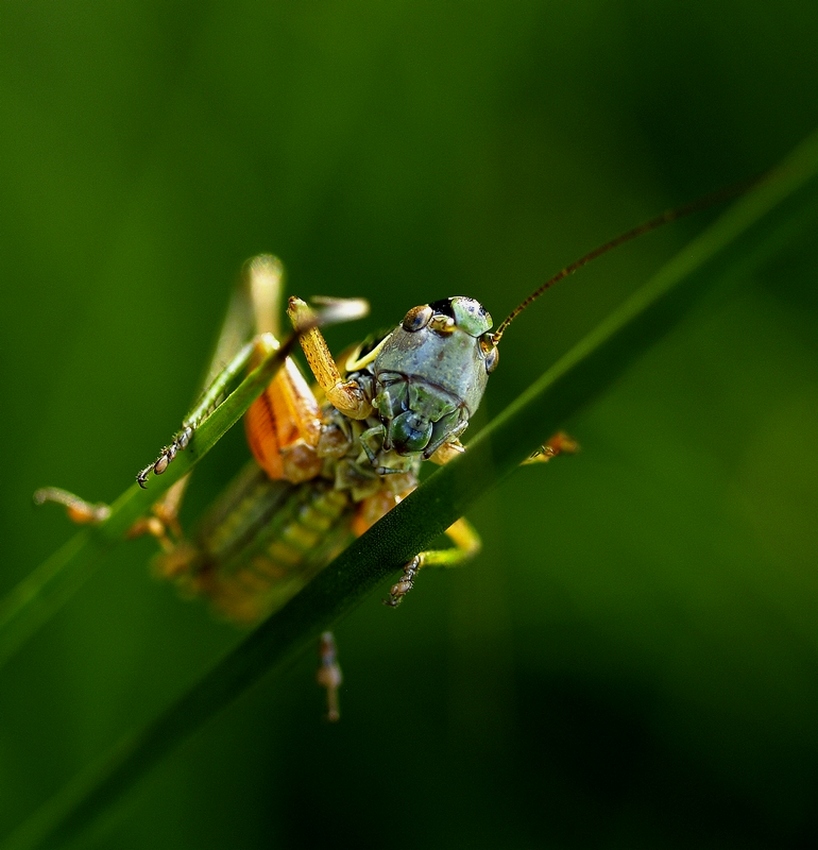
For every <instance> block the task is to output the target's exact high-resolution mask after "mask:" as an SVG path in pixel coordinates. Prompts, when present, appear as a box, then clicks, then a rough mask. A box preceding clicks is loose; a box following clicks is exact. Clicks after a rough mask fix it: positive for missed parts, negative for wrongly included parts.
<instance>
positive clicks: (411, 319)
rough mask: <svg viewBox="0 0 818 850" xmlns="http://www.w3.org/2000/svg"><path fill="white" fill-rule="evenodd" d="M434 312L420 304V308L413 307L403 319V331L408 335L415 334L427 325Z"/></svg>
mask: <svg viewBox="0 0 818 850" xmlns="http://www.w3.org/2000/svg"><path fill="white" fill-rule="evenodd" d="M434 314H435V311H434V310H432V308H431V307H430V306H429V305H428V304H422V305H421V306H420V307H413V308H412V309H411V310H410V311H409V312H408V313H407V314H406V315H405V316H404V317H403V329H404V330H405V331H409V333H415V332H416V331H419V330H422V329H423V328H425V327H426V325H428V324H429V322H430V321H431V318H432V316H434Z"/></svg>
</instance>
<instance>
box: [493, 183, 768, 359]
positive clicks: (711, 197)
mask: <svg viewBox="0 0 818 850" xmlns="http://www.w3.org/2000/svg"><path fill="white" fill-rule="evenodd" d="M770 176H771V173H770V172H767V173H765V174H762V175H760V176H758V177H753V178H751V179H749V180H742V181H741V182H740V183H735V184H733V185H732V186H726V187H725V188H723V189H719V190H717V191H715V192H711V193H709V194H707V195H704V196H703V197H701V198H698V199H697V200H695V201H692V202H691V203H689V204H685V205H684V206H681V207H675V208H674V209H671V210H665V212H663V213H661V214H660V215H657V216H656V217H655V218H652V219H650V221H646V222H644V223H643V224H640V225H638V226H637V227H634V228H633V229H632V230H628V231H627V232H625V233H621V234H620V235H619V236H616V237H614V238H613V239H611V241H610V242H606V243H605V244H604V245H599V246H598V247H597V248H594V250H593V251H589V252H588V253H587V254H585V255H584V256H582V257H580V258H579V259H578V260H575V261H574V262H573V263H571V264H570V265H567V266H566V267H565V268H564V269H562V270H561V271H559V272H557V273H556V274H555V275H554V276H553V277H551V278H549V279H548V280H547V281H546V282H545V283H544V284H542V286H539V287H538V288H537V289H535V290H534V291H533V292H532V293H531V295H529V296H528V297H527V298H526V299H524V300H523V301H522V302H520V304H518V305H517V306H516V307H515V308H514V309H513V310H512V311H511V312H510V313H509V314H508V316H506V318H505V319H503V321H502V322H500V325H499V326H498V328H497V330H496V331H495V332H494V333H493V334H492V337H491V338H492V341H493V342H494V344H495V345H497V344H498V343H499V342H500V340H501V339H502V336H503V334H504V333H505V332H506V330H507V328H508V326H509V325H510V324H511V323H512V322H513V321H514V320H515V319H516V318H517V316H519V315H520V313H522V312H523V311H524V310H525V309H527V308H528V307H529V306H530V305H531V304H532V303H533V302H534V301H536V300H537V299H538V298H539V297H540V296H541V295H542V294H543V292H545V291H546V289H550V288H551V287H552V286H553V285H554V284H555V283H559V282H560V281H561V280H562V279H563V278H566V277H568V276H569V275H572V274H573V273H574V272H575V271H577V269H581V268H582V267H583V266H585V265H587V264H588V263H590V262H591V260H595V259H596V258H597V257H601V256H602V255H603V254H607V253H608V251H611V250H612V249H614V248H617V247H619V246H620V245H623V244H624V243H625V242H630V241H631V240H632V239H636V237H637V236H642V235H643V234H645V233H650V231H651V230H656V228H657V227H661V226H662V225H663V224H669V223H670V222H671V221H676V220H677V219H679V218H683V217H684V216H686V215H692V214H693V213H697V212H701V211H702V210H706V209H707V208H708V207H712V206H715V205H716V204H720V203H723V202H724V201H729V200H730V199H731V198H735V197H738V196H739V195H742V194H744V192H746V191H747V190H748V189H749V188H751V187H752V186H755V185H757V184H758V183H761V182H762V181H763V180H766V179H767V178H769V177H770Z"/></svg>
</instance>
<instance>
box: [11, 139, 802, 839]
mask: <svg viewBox="0 0 818 850" xmlns="http://www.w3.org/2000/svg"><path fill="white" fill-rule="evenodd" d="M816 174H818V134H816V135H814V136H812V137H810V138H809V139H808V140H807V141H806V142H805V143H804V144H803V145H801V146H800V147H799V148H798V149H797V150H796V151H795V152H794V153H793V154H792V155H791V156H790V157H789V158H788V160H787V161H786V162H785V163H784V164H783V166H782V168H781V169H780V172H779V174H778V176H777V177H776V179H774V180H771V181H768V182H765V183H763V184H762V185H760V186H758V187H757V188H756V189H754V190H753V191H752V192H750V193H748V194H747V195H746V196H745V197H743V198H741V199H740V200H739V201H738V202H737V203H736V204H735V205H734V206H733V207H731V208H730V209H729V210H728V211H727V212H726V213H725V214H724V215H723V216H722V217H721V218H720V219H719V220H718V221H717V222H716V223H715V224H714V225H713V226H712V227H710V228H709V229H708V230H707V231H706V232H705V233H703V234H702V235H701V236H699V237H698V238H697V239H696V240H694V241H693V242H692V243H691V244H690V245H689V246H688V247H687V248H686V249H685V250H684V251H683V252H682V253H681V254H679V255H678V256H677V257H676V258H674V259H673V260H672V261H671V262H670V263H668V264H667V265H666V266H665V267H664V268H663V269H662V270H661V271H660V272H659V273H658V274H657V275H656V276H655V277H654V278H653V279H652V280H651V281H650V282H649V283H648V284H647V285H646V286H645V287H643V288H642V289H641V290H640V291H639V292H637V293H636V294H635V295H633V296H632V297H631V298H630V299H629V300H628V301H627V302H626V303H625V304H623V305H622V306H621V307H620V308H619V309H618V310H616V311H615V312H614V313H612V314H611V315H610V316H609V317H608V318H607V319H606V320H605V321H604V322H603V323H602V324H600V325H599V326H598V327H597V328H596V329H595V330H594V331H593V332H592V333H591V334H589V335H588V336H587V337H586V338H585V339H583V340H582V341H581V342H580V343H579V344H578V345H576V346H575V347H574V348H573V349H572V350H571V351H569V352H568V353H567V354H566V355H565V356H564V357H563V358H562V359H561V360H560V361H559V362H558V363H556V364H555V365H554V366H553V367H551V368H550V369H549V370H548V371H547V372H545V373H544V374H543V375H542V376H541V377H540V378H539V379H538V380H537V381H536V382H535V383H534V384H533V385H532V386H531V387H530V388H529V389H528V390H527V391H526V392H524V393H523V394H522V395H521V396H520V397H519V398H518V399H517V400H516V401H515V402H514V403H513V404H512V405H511V406H510V407H509V408H508V409H507V410H506V411H505V412H503V413H502V414H501V415H500V416H498V417H497V418H496V419H495V420H493V421H492V423H491V424H490V425H489V426H488V427H487V428H486V429H485V430H484V431H482V432H481V433H480V434H479V435H478V436H477V437H476V438H475V439H474V440H473V441H471V443H470V444H469V449H468V451H467V452H466V453H465V454H464V455H463V456H461V457H459V458H457V459H456V460H454V461H453V462H452V463H450V464H449V465H447V466H446V467H444V468H442V469H440V470H438V471H437V472H435V474H434V475H432V476H431V477H430V479H429V480H428V481H427V482H426V483H425V484H424V485H423V486H422V487H420V488H419V489H418V490H417V491H416V492H415V493H413V494H412V495H411V496H410V497H409V498H407V499H406V500H405V501H404V502H403V503H401V504H400V505H399V506H398V507H397V508H395V509H394V510H393V511H391V512H390V513H389V514H387V515H386V517H384V518H383V519H382V520H381V521H380V522H379V523H377V525H376V526H375V527H373V528H372V529H371V530H370V531H369V532H367V533H366V534H365V535H364V536H363V537H361V538H360V539H359V540H357V541H355V543H354V544H353V545H352V546H350V547H349V548H348V549H347V550H345V551H344V552H343V553H342V554H341V555H340V556H339V557H338V558H337V559H336V560H335V561H334V562H333V563H332V564H331V565H330V566H329V567H328V568H327V569H326V570H324V571H323V572H322V573H320V574H319V576H318V577H317V578H316V579H315V580H314V581H313V582H312V583H311V584H309V585H308V586H307V587H306V588H305V589H304V590H303V591H302V592H301V593H300V594H298V595H297V596H296V597H294V598H293V599H292V600H291V601H290V602H289V603H288V604H287V605H286V606H285V607H284V608H282V609H281V610H280V611H279V612H277V613H276V614H274V615H273V616H272V617H271V618H269V619H268V620H267V621H266V622H264V623H263V624H262V625H261V626H260V627H259V628H258V629H257V630H256V631H255V632H253V633H252V634H251V635H250V636H249V637H248V638H247V639H246V640H244V641H243V642H242V643H241V644H240V645H239V646H238V647H237V648H236V649H234V650H233V651H232V652H231V653H229V654H228V655H227V656H225V657H224V658H223V659H222V660H221V661H220V662H218V663H217V665H216V666H215V667H214V668H213V669H212V670H211V671H210V672H209V673H208V674H206V675H205V677H204V678H203V679H201V680H200V681H199V682H198V683H197V684H196V685H195V686H194V687H193V688H191V689H190V690H189V691H188V692H187V693H186V694H184V695H183V696H182V697H181V699H179V700H178V701H177V702H176V703H174V704H173V705H171V706H170V707H169V708H168V709H167V710H165V711H164V712H163V713H162V714H160V715H159V716H158V717H157V718H156V719H155V720H154V721H153V722H152V723H150V724H149V725H148V726H146V727H145V728H143V729H142V730H141V731H140V732H138V733H137V734H136V735H135V736H134V737H132V738H131V739H130V740H127V741H125V742H124V743H122V744H121V745H120V746H119V747H118V748H117V749H116V750H115V751H114V752H113V753H112V754H110V755H109V756H108V757H107V758H106V759H105V760H104V761H103V762H101V763H100V764H99V765H97V766H95V767H93V768H92V769H90V770H89V771H88V772H87V773H86V774H85V775H84V776H82V777H80V778H79V779H77V780H76V781H75V782H74V783H72V784H71V785H69V786H68V787H67V788H65V789H63V791H62V792H61V793H60V794H58V795H57V796H56V797H55V798H54V799H52V800H51V801H50V802H49V803H48V804H47V805H46V806H45V807H43V809H41V810H40V811H39V812H37V813H36V814H35V815H34V816H33V817H32V818H31V819H30V820H29V821H28V822H26V823H25V824H24V825H23V826H22V827H21V828H20V830H18V832H17V833H15V834H14V835H13V836H11V838H10V839H9V841H8V842H7V844H6V845H5V846H6V847H7V848H8V850H20V848H33V847H50V846H56V845H58V844H61V843H63V842H65V841H67V840H69V839H71V838H72V837H74V836H76V835H77V834H78V833H79V832H80V831H82V830H83V829H85V828H86V827H87V826H88V825H89V824H91V823H92V822H94V821H95V820H96V819H97V818H99V816H100V815H101V814H102V813H103V812H105V811H106V810H108V808H109V806H110V805H111V804H112V803H113V802H115V801H116V800H118V799H119V798H120V797H121V796H122V795H123V794H124V793H125V792H126V791H127V790H128V789H129V788H130V787H131V786H132V785H133V784H134V783H135V782H137V781H138V780H139V779H140V778H141V777H142V776H143V775H144V774H145V773H146V772H147V771H148V770H149V769H150V768H151V767H152V766H154V765H155V764H156V763H158V762H160V761H161V760H162V759H163V758H164V757H165V756H166V755H167V754H168V753H169V752H170V751H172V750H173V749H174V748H175V747H176V746H177V745H178V744H179V743H180V742H181V741H182V740H183V739H185V738H186V737H188V736H189V735H191V734H192V733H193V732H194V731H195V730H196V729H198V728H199V727H200V726H201V725H202V724H204V723H205V722H206V721H207V720H208V719H210V718H211V717H212V716H213V715H215V714H216V713H217V712H219V711H220V710H221V709H222V708H223V707H224V706H226V705H227V704H229V703H230V702H231V701H232V700H233V699H235V698H236V697H237V696H238V695H239V694H241V693H242V692H243V691H244V690H245V689H246V688H248V687H249V686H250V685H251V684H252V683H253V682H255V681H257V680H258V679H259V678H260V677H261V676H262V675H264V674H265V673H266V672H268V671H269V670H270V669H271V668H273V667H276V666H277V665H280V664H281V662H282V661H284V660H285V659H287V658H289V657H290V656H292V655H293V654H294V653H296V652H298V651H299V650H301V649H302V648H303V647H305V646H306V645H308V644H310V643H311V642H312V641H314V640H315V638H316V636H317V635H318V633H319V632H321V631H322V630H323V629H325V628H327V627H328V626H331V625H332V623H333V622H334V621H336V620H337V619H338V618H339V617H341V616H342V615H343V614H345V613H347V612H348V611H349V610H350V609H351V608H352V607H353V606H355V605H356V604H358V603H359V602H360V601H361V600H362V599H363V598H365V596H366V595H367V594H368V593H370V592H371V591H372V590H374V589H375V588H376V587H377V586H378V585H379V584H381V583H382V582H383V581H384V579H385V578H386V577H387V576H389V575H390V574H391V573H393V572H394V571H395V570H397V569H398V568H399V567H400V565H401V564H402V563H404V562H405V561H406V560H408V559H409V558H410V557H411V556H412V555H413V554H414V553H416V552H418V551H419V550H421V549H423V548H425V547H427V546H428V545H429V544H430V543H431V541H432V540H433V539H434V537H436V536H437V535H438V534H439V533H440V532H441V531H443V530H444V529H445V528H446V527H448V526H449V525H450V524H451V523H452V522H453V521H454V520H455V519H457V517H459V516H461V515H462V514H463V513H464V511H465V510H466V509H467V508H468V506H469V505H470V504H472V503H473V502H474V501H475V500H476V499H477V498H478V497H479V496H480V495H481V494H482V493H483V492H485V491H486V490H487V489H488V488H490V487H492V486H494V485H496V484H497V483H498V482H499V481H500V480H501V479H502V478H504V477H505V476H507V475H508V474H510V473H511V472H512V471H513V469H514V468H516V466H517V465H518V463H519V462H520V461H521V460H523V459H524V458H525V457H526V456H527V455H528V454H529V453H530V451H531V450H532V449H533V448H534V447H535V446H536V445H537V443H538V442H540V441H541V440H542V438H543V437H544V436H546V435H548V434H550V433H551V432H553V431H555V430H557V429H558V428H559V427H560V426H561V425H562V424H563V423H564V422H565V421H566V420H567V419H568V418H570V417H571V416H573V415H574V414H575V413H576V412H577V411H578V410H579V409H580V408H582V407H584V406H586V405H588V404H590V403H591V402H593V401H594V400H595V399H597V398H598V397H599V396H600V394H601V393H602V392H604V391H605V390H606V389H607V388H608V387H609V386H610V384H611V383H612V382H614V381H615V380H616V379H617V378H618V377H619V376H620V375H621V374H622V373H623V372H624V371H625V370H626V369H627V367H628V365H629V364H630V363H632V362H633V361H634V360H635V359H636V358H638V357H640V356H641V355H642V354H643V353H644V352H645V351H646V350H647V349H648V348H649V347H650V345H651V344H652V343H653V342H654V341H656V340H657V339H658V338H659V337H661V336H662V335H663V334H665V333H666V332H667V331H668V330H670V329H671V328H672V327H673V326H674V325H675V324H676V323H677V322H678V321H679V320H680V318H681V317H682V316H683V315H684V313H685V310H686V309H687V308H689V307H690V306H691V305H692V304H693V303H694V302H695V300H696V299H697V297H698V296H699V295H700V294H701V293H702V292H703V291H704V290H705V289H706V287H707V286H708V285H709V284H711V283H712V282H713V280H714V279H717V278H723V277H724V276H725V271H724V269H720V270H718V273H717V272H716V271H715V270H714V269H713V268H712V267H711V264H714V263H716V261H723V260H724V258H725V254H726V253H727V249H733V250H735V251H736V252H737V251H738V249H739V248H741V247H742V245H741V244H740V243H739V237H746V236H748V234H750V233H751V228H753V225H754V224H756V223H757V222H759V221H760V220H761V219H762V218H763V217H764V216H766V215H767V214H768V213H770V212H772V211H773V210H774V209H775V208H776V207H778V206H779V205H780V204H781V203H782V202H783V201H785V200H787V199H789V198H791V197H793V196H795V195H796V194H797V192H798V190H800V189H802V188H803V187H804V186H805V185H806V184H807V183H808V182H809V181H811V180H813V179H814V178H815V176H816ZM796 213H797V211H796ZM785 221H786V220H785ZM796 223H797V222H796ZM788 233H791V231H787V230H782V231H780V232H779V231H775V230H773V231H772V232H771V233H770V232H767V233H763V234H762V235H761V237H759V238H757V239H756V241H755V242H754V243H753V247H752V249H748V250H747V251H745V252H744V253H743V254H742V255H740V256H734V257H730V258H728V259H729V260H730V263H731V266H730V267H729V269H728V270H727V275H728V276H729V275H736V274H738V273H740V272H741V271H744V270H746V269H747V268H748V267H750V266H751V265H752V264H754V263H758V262H761V261H762V260H764V259H765V258H766V257H768V256H771V254H772V252H773V251H774V250H775V249H777V248H778V247H780V243H781V238H782V234H783V235H784V237H786V235H787V234H788ZM744 241H747V240H746V239H742V243H743V242H744ZM705 266H707V267H708V268H707V269H705ZM682 284H683V285H682ZM126 495H127V494H126ZM155 496H156V491H154V492H153V493H152V494H151V497H153V498H155ZM123 498H124V497H123ZM121 527H122V528H125V527H127V522H125V521H124V520H123V523H122V526H121Z"/></svg>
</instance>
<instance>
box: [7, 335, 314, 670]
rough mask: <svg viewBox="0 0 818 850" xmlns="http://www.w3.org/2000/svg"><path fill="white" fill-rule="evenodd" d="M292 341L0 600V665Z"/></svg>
mask: <svg viewBox="0 0 818 850" xmlns="http://www.w3.org/2000/svg"><path fill="white" fill-rule="evenodd" d="M296 342H297V336H296V335H292V336H290V337H289V338H288V339H287V340H286V341H285V342H284V343H283V344H282V346H281V348H279V349H278V351H277V352H275V354H274V355H273V356H271V357H270V358H268V359H267V360H265V361H264V362H262V363H260V364H259V365H258V367H257V368H255V369H254V370H253V371H252V372H251V373H250V374H249V375H248V376H247V377H246V378H245V379H244V380H243V381H242V382H241V383H240V384H239V386H238V387H236V389H235V390H234V391H233V392H232V393H231V394H230V395H229V396H228V397H227V398H226V399H225V401H224V402H223V403H222V404H221V405H219V407H217V408H216V409H215V410H214V411H213V413H212V414H211V415H210V416H209V417H208V418H207V420H205V422H203V423H202V425H201V427H200V428H199V429H197V431H196V435H195V437H194V439H193V440H191V443H190V445H189V446H188V447H187V449H186V450H185V451H183V452H180V453H179V454H178V455H177V456H176V459H175V460H174V462H173V463H172V464H171V465H170V466H169V467H168V469H167V471H166V472H165V473H164V474H163V475H161V476H155V475H153V474H151V476H150V479H149V483H148V487H147V489H144V490H143V489H142V488H140V487H138V486H137V485H136V484H134V485H133V486H132V487H130V488H128V489H127V490H126V491H125V492H124V493H123V494H122V495H121V496H120V497H119V498H118V499H117V500H116V501H115V502H114V503H113V505H111V515H110V517H109V518H108V519H107V520H106V521H105V522H104V523H102V524H101V525H98V526H96V527H88V528H84V529H82V530H81V531H80V532H78V533H77V534H76V535H74V537H73V538H71V540H69V541H68V542H67V543H66V544H65V545H64V546H62V547H61V548H60V549H59V550H57V552H55V553H54V554H53V555H52V556H51V557H49V558H47V559H46V560H45V561H44V562H43V563H42V564H41V565H40V566H39V567H37V569H35V570H34V571H33V572H32V573H31V574H30V575H29V576H27V577H26V578H25V579H23V581H21V582H20V583H19V584H18V585H17V586H16V587H15V588H14V589H13V590H11V591H10V592H9V593H8V594H7V596H6V597H5V598H4V599H3V600H2V601H0V667H2V666H3V665H4V664H5V663H6V662H7V661H8V660H9V658H11V657H12V656H13V655H14V654H15V653H16V652H17V651H18V650H19V649H20V647H21V646H23V644H25V642H26V641H27V640H28V639H29V638H30V637H31V636H32V635H34V634H35V633H36V632H37V630H38V629H39V628H40V627H41V626H42V625H43V624H44V623H46V622H47V621H48V620H49V619H50V618H51V617H52V616H53V615H54V614H55V613H56V612H57V611H59V609H60V608H61V607H62V606H63V605H64V604H65V603H66V602H67V601H68V600H69V599H70V598H71V597H72V596H73V594H74V593H76V591H77V590H78V589H79V588H80V587H82V585H83V584H84V583H85V581H87V580H88V578H90V577H91V576H92V575H93V574H94V572H95V571H96V569H97V567H98V564H99V561H100V559H101V556H102V555H104V554H105V553H106V552H108V551H109V550H110V549H111V548H112V547H113V546H115V545H117V544H118V543H121V542H122V541H123V540H124V538H125V534H126V532H127V530H128V529H129V528H130V527H131V525H133V523H134V522H135V521H136V520H137V519H138V518H139V517H141V516H144V515H145V514H146V513H148V512H149V510H150V507H151V505H152V504H153V503H154V502H155V501H156V500H157V499H158V498H159V497H160V496H161V495H162V493H164V492H165V491H166V490H167V489H168V488H170V487H171V486H172V485H173V484H174V483H175V482H176V481H178V480H179V479H180V478H182V477H183V476H184V475H186V474H187V473H188V472H190V471H191V469H192V468H193V466H194V465H195V464H196V463H198V462H199V460H201V458H202V457H204V456H205V455H206V454H207V453H208V452H209V451H210V450H211V449H212V448H213V446H214V445H215V444H216V443H217V442H218V441H219V440H220V439H221V438H222V436H224V434H225V433H226V432H227V431H228V430H230V428H232V427H233V425H235V424H236V422H238V420H239V419H240V418H241V417H242V416H243V415H244V413H245V411H246V410H247V408H248V407H249V406H250V404H251V403H252V402H253V400H254V399H255V398H257V397H258V396H259V395H260V394H261V391H262V389H263V388H264V387H265V386H266V385H267V384H268V383H269V382H270V379H271V378H272V376H273V375H274V374H275V373H276V371H277V370H278V369H279V368H280V366H281V364H282V363H283V362H284V359H285V358H286V356H287V354H288V352H290V351H291V350H292V348H293V346H294V345H295V344H296Z"/></svg>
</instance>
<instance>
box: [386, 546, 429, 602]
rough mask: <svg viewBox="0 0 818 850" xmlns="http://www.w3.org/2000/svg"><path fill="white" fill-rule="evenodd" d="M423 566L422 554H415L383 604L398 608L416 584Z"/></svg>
mask: <svg viewBox="0 0 818 850" xmlns="http://www.w3.org/2000/svg"><path fill="white" fill-rule="evenodd" d="M420 567H421V563H420V556H419V555H415V557H414V558H412V560H411V561H409V563H407V564H405V565H404V567H403V574H402V575H401V577H400V579H399V580H398V581H397V582H396V583H395V584H393V585H392V587H391V588H390V590H389V596H388V597H387V598H386V599H384V600H383V604H384V605H387V606H388V607H389V608H397V607H398V605H400V603H401V602H402V601H403V597H404V596H406V594H407V593H409V591H410V590H411V589H412V588H413V587H414V586H415V577H416V576H417V574H418V570H419V569H420Z"/></svg>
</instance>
